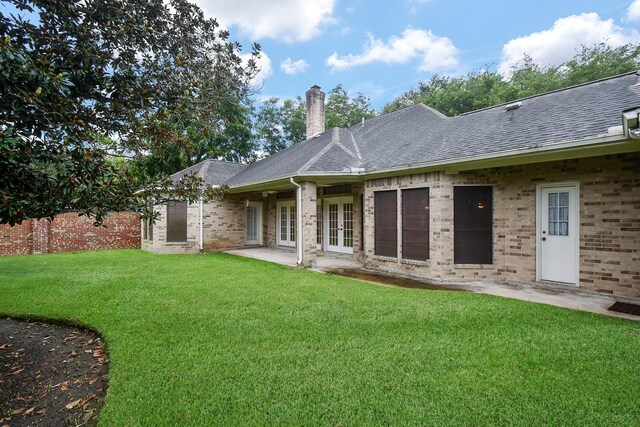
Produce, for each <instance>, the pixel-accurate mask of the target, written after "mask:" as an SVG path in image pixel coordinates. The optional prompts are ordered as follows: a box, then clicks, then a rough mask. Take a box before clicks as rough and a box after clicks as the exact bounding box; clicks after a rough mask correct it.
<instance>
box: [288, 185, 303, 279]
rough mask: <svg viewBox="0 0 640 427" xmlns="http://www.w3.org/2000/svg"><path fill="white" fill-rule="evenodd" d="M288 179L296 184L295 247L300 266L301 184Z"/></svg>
mask: <svg viewBox="0 0 640 427" xmlns="http://www.w3.org/2000/svg"><path fill="white" fill-rule="evenodd" d="M289 181H290V182H291V183H292V184H293V185H295V186H296V230H297V232H296V249H297V250H298V261H297V264H298V267H300V266H302V218H301V215H300V213H301V212H302V186H301V185H300V184H298V183H297V182H295V181H294V180H293V177H291V178H289Z"/></svg>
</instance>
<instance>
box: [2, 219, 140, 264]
mask: <svg viewBox="0 0 640 427" xmlns="http://www.w3.org/2000/svg"><path fill="white" fill-rule="evenodd" d="M105 223H106V228H105V227H94V225H93V221H92V220H90V219H88V218H86V217H79V216H78V214H76V213H66V214H61V215H58V216H56V217H55V219H54V220H53V221H52V222H49V221H47V220H44V219H42V220H35V219H34V220H28V221H23V222H22V223H21V224H18V225H15V226H13V227H10V226H8V225H1V226H0V255H19V254H22V255H24V254H40V253H54V252H70V251H86V250H100V249H126V248H139V247H140V219H139V216H138V215H137V214H135V213H133V212H112V213H111V214H110V216H109V217H108V218H107V219H106V221H105Z"/></svg>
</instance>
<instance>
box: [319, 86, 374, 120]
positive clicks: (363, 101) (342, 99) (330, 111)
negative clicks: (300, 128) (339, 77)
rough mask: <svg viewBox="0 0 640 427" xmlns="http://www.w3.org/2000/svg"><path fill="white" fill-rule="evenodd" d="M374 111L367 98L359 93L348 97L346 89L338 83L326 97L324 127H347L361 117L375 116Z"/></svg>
mask: <svg viewBox="0 0 640 427" xmlns="http://www.w3.org/2000/svg"><path fill="white" fill-rule="evenodd" d="M375 115H376V112H375V110H374V109H373V108H372V107H371V102H370V100H369V98H367V97H366V96H364V95H363V94H361V93H358V94H356V96H355V97H354V98H351V97H349V94H348V93H347V91H346V90H345V89H344V88H343V87H342V85H341V84H338V85H337V86H336V87H334V88H333V89H331V90H330V91H329V93H328V97H327V105H326V107H325V128H326V129H331V128H334V127H340V128H348V127H350V126H353V125H355V124H357V123H360V121H361V120H362V118H364V119H365V120H366V119H370V118H372V117H375Z"/></svg>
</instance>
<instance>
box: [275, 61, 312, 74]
mask: <svg viewBox="0 0 640 427" xmlns="http://www.w3.org/2000/svg"><path fill="white" fill-rule="evenodd" d="M280 69H281V70H282V72H283V73H285V74H288V75H290V76H293V75H295V74H298V73H304V72H305V71H307V70H308V69H309V64H307V62H306V61H305V60H304V59H298V60H297V61H294V60H292V59H291V58H287V59H285V60H284V61H282V62H281V63H280Z"/></svg>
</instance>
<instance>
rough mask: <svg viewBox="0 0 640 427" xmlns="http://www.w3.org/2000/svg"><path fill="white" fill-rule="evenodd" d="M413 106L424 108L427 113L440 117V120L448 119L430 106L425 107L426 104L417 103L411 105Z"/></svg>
mask: <svg viewBox="0 0 640 427" xmlns="http://www.w3.org/2000/svg"><path fill="white" fill-rule="evenodd" d="M414 105H418V106H420V107H423V108H425V109H426V110H427V111H429V112H430V113H434V114H435V115H436V116H438V117H440V118H442V119H448V118H450V117H449V116H447V115H445V114H443V113H441V112H440V111H438V110H436V109H435V108H433V107H431V106H429V105H427V104H423V103H422V102H418V103H417V104H413V105H411V107H413V106H414ZM407 108H409V107H407Z"/></svg>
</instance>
